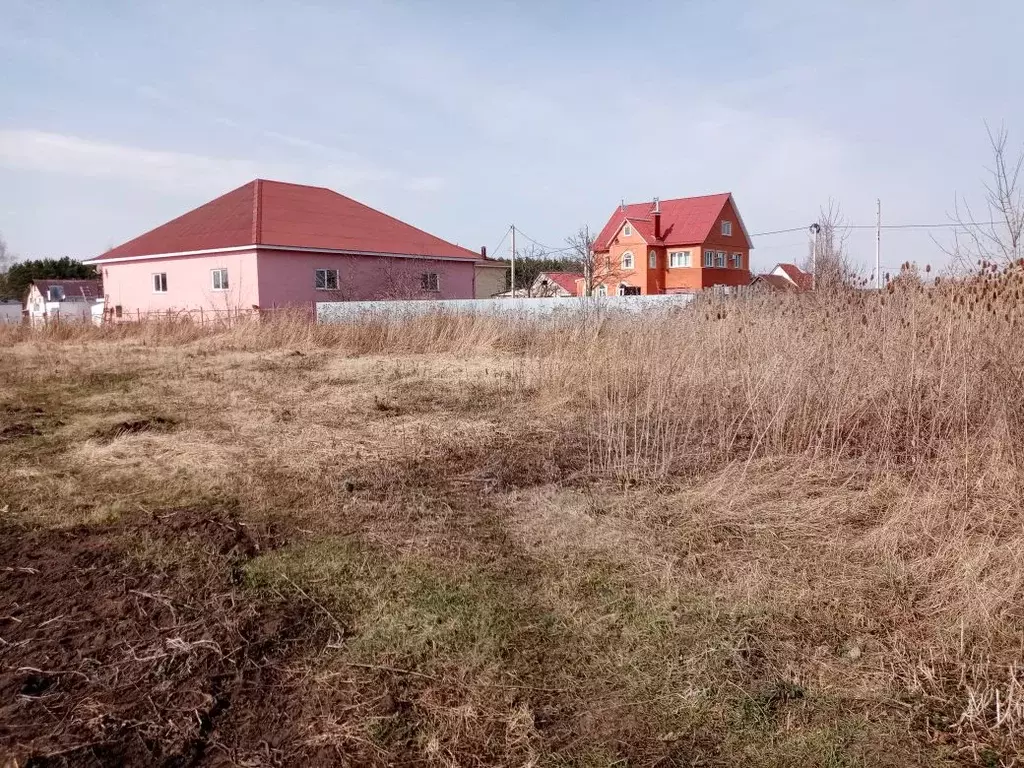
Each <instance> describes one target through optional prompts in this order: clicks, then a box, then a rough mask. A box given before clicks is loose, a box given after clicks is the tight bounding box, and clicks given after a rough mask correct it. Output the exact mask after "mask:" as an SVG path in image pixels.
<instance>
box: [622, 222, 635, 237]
mask: <svg viewBox="0 0 1024 768" xmlns="http://www.w3.org/2000/svg"><path fill="white" fill-rule="evenodd" d="M622 236H623V237H632V236H633V227H631V226H630V224H629V222H628V221H627V222H626V223H625V224H624V225H623V227H622Z"/></svg>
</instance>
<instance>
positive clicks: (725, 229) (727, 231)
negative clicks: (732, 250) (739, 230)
mask: <svg viewBox="0 0 1024 768" xmlns="http://www.w3.org/2000/svg"><path fill="white" fill-rule="evenodd" d="M722 234H723V235H724V236H725V237H732V222H731V221H728V220H726V221H723V222H722Z"/></svg>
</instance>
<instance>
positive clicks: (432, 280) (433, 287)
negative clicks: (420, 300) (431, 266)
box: [420, 272, 441, 292]
mask: <svg viewBox="0 0 1024 768" xmlns="http://www.w3.org/2000/svg"><path fill="white" fill-rule="evenodd" d="M420 279H421V281H422V284H423V290H424V291H435V292H436V291H440V290H441V278H440V277H438V274H437V272H424V273H423V275H422V276H421V278H420Z"/></svg>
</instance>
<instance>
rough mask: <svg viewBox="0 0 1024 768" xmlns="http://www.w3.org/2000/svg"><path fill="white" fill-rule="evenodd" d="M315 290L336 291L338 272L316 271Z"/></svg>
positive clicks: (328, 270)
mask: <svg viewBox="0 0 1024 768" xmlns="http://www.w3.org/2000/svg"><path fill="white" fill-rule="evenodd" d="M316 289H317V290H318V291H336V290H338V270H336V269H318V270H316Z"/></svg>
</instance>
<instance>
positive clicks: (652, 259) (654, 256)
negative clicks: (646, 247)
mask: <svg viewBox="0 0 1024 768" xmlns="http://www.w3.org/2000/svg"><path fill="white" fill-rule="evenodd" d="M647 266H648V267H650V268H651V269H657V268H658V252H657V251H651V252H650V253H648V254H647Z"/></svg>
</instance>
